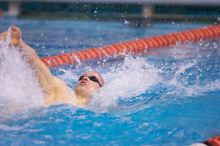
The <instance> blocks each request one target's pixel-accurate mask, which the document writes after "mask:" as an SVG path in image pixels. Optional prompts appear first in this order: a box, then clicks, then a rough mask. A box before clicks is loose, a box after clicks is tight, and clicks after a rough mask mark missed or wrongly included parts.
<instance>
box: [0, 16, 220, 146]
mask: <svg viewBox="0 0 220 146" xmlns="http://www.w3.org/2000/svg"><path fill="white" fill-rule="evenodd" d="M11 24H14V25H17V26H19V27H20V28H21V30H22V32H23V39H24V40H25V42H27V43H28V44H30V45H31V46H32V47H34V48H36V51H37V52H38V54H39V55H40V57H45V56H50V55H55V54H60V53H65V52H72V51H77V50H82V49H85V48H90V47H96V46H102V45H106V44H112V43H117V42H121V41H127V40H133V39H137V38H142V37H146V36H155V35H159V34H166V33H171V32H176V31H181V30H187V29H192V28H197V27H203V26H207V25H208V24H196V23H195V24H192V23H175V22H172V23H153V24H151V26H149V27H145V28H134V27H130V26H129V25H128V24H129V22H128V21H125V24H123V23H120V22H101V21H63V20H62V21H52V20H51V21H46V20H18V19H7V18H1V21H0V31H1V32H2V31H4V30H6V29H7V28H8V26H10V25H11ZM219 47H220V41H218V39H216V40H208V41H203V40H201V41H200V42H198V43H190V42H188V43H186V44H179V45H176V46H172V47H169V48H163V49H158V50H155V52H156V54H157V55H148V56H141V55H139V56H125V57H114V58H106V59H103V60H95V61H87V62H78V63H77V64H76V65H69V66H62V67H59V68H53V69H51V71H52V73H53V74H55V75H56V76H58V77H60V78H62V79H63V80H65V81H66V83H68V84H69V85H70V86H74V85H75V84H76V82H77V79H78V77H79V76H80V74H82V73H83V72H84V71H88V70H95V71H99V72H100V73H101V74H102V75H103V77H104V80H105V86H104V87H103V88H102V89H101V90H100V91H99V92H97V93H96V94H95V95H94V96H93V97H92V99H91V102H90V104H89V105H88V106H87V107H86V108H85V109H83V108H76V107H72V106H70V105H63V104H56V105H53V106H50V107H42V102H43V96H42V93H41V89H40V88H39V85H38V83H37V82H36V78H35V77H34V75H33V71H32V69H31V67H30V66H29V65H28V64H27V63H26V62H25V60H24V59H22V54H20V53H18V51H17V49H16V48H9V47H8V46H7V44H6V43H5V42H0V48H1V50H0V57H1V58H0V66H1V67H0V75H1V77H0V93H1V94H0V107H1V112H0V115H1V116H0V139H1V141H0V145H152V146H157V145H158V146H159V145H169V146H185V145H189V144H192V143H195V142H200V141H203V140H206V139H208V138H209V137H213V136H216V135H219V133H220V122H219V121H220V116H219V114H220V106H219V105H220V98H219V97H220V59H219V57H220V51H219Z"/></svg>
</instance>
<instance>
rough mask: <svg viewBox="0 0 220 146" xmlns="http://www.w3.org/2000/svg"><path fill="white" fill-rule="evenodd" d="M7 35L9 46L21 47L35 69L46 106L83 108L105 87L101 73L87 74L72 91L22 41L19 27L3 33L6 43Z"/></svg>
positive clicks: (13, 27) (1, 36) (0, 37)
mask: <svg viewBox="0 0 220 146" xmlns="http://www.w3.org/2000/svg"><path fill="white" fill-rule="evenodd" d="M9 33H10V34H9ZM7 35H10V38H11V39H10V43H9V45H10V46H16V47H19V48H20V49H19V50H21V51H22V52H24V54H25V57H26V59H27V60H28V63H29V64H30V65H31V66H32V67H33V69H34V71H35V75H36V76H37V78H38V82H39V85H40V87H41V89H42V91H43V93H44V104H45V105H47V106H48V105H51V104H53V103H67V104H72V105H74V106H79V107H83V106H85V105H87V104H88V102H89V99H90V97H91V95H92V94H93V93H94V92H96V91H97V90H99V88H101V87H102V86H103V85H104V80H103V78H102V76H101V75H100V74H99V73H97V72H85V73H84V74H83V75H82V76H80V78H79V82H78V83H77V85H76V87H75V88H74V90H73V89H71V88H70V87H68V86H67V84H65V82H64V81H63V80H61V79H59V78H57V77H55V76H54V75H52V73H51V72H50V70H49V69H48V67H47V66H46V65H45V64H44V63H43V62H42V61H41V60H40V58H39V56H38V55H37V53H36V52H35V50H34V49H33V48H31V47H30V46H28V45H27V44H26V43H25V42H24V41H23V40H22V33H21V30H20V29H19V28H18V27H15V26H11V27H10V28H9V29H8V31H6V32H3V33H1V35H0V40H2V41H5V40H6V38H7Z"/></svg>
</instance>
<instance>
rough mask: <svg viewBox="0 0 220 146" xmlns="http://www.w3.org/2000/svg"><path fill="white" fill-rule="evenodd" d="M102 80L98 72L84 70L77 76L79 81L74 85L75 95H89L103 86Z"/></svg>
mask: <svg viewBox="0 0 220 146" xmlns="http://www.w3.org/2000/svg"><path fill="white" fill-rule="evenodd" d="M103 85H104V80H103V78H102V76H101V75H100V74H99V73H98V72H94V71H90V72H85V73H84V74H83V75H82V76H80V77H79V82H78V83H77V85H76V87H75V93H76V95H77V96H81V97H90V96H91V95H92V94H93V93H94V92H95V91H97V90H98V89H99V88H101V87H103Z"/></svg>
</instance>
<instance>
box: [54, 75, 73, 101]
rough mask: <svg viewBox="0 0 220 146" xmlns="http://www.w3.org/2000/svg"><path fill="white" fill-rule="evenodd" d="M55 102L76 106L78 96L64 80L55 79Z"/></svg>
mask: <svg viewBox="0 0 220 146" xmlns="http://www.w3.org/2000/svg"><path fill="white" fill-rule="evenodd" d="M53 80H54V82H53V84H54V85H53V86H54V91H53V92H54V98H53V102H61V103H69V104H73V105H75V102H76V94H75V92H74V90H72V89H71V88H70V87H69V86H68V85H67V84H66V83H65V82H64V81H63V80H61V79H59V78H57V77H54V79H53Z"/></svg>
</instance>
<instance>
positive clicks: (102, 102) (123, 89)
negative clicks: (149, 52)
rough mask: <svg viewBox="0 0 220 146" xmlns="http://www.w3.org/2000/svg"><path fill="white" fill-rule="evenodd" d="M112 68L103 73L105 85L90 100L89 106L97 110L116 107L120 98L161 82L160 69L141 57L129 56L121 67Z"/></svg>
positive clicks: (127, 96)
mask: <svg viewBox="0 0 220 146" xmlns="http://www.w3.org/2000/svg"><path fill="white" fill-rule="evenodd" d="M111 70H112V71H110V72H108V73H106V74H104V75H103V77H104V80H105V82H106V83H105V86H104V87H103V88H102V89H101V90H100V91H99V92H98V93H97V94H95V95H94V96H93V98H92V100H91V102H90V106H89V108H92V109H93V110H95V111H106V110H107V109H108V108H114V107H115V106H116V104H117V101H118V99H129V98H131V97H133V96H137V95H140V94H141V93H144V92H145V91H146V90H148V89H149V88H150V87H151V86H152V85H154V84H156V83H158V82H160V77H159V72H160V71H159V69H156V68H155V67H154V66H153V65H150V64H149V63H148V62H146V61H145V60H144V59H143V58H139V57H136V58H133V57H131V56H128V57H126V58H125V60H124V62H123V64H122V65H121V66H120V67H114V66H112V69H111Z"/></svg>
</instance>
